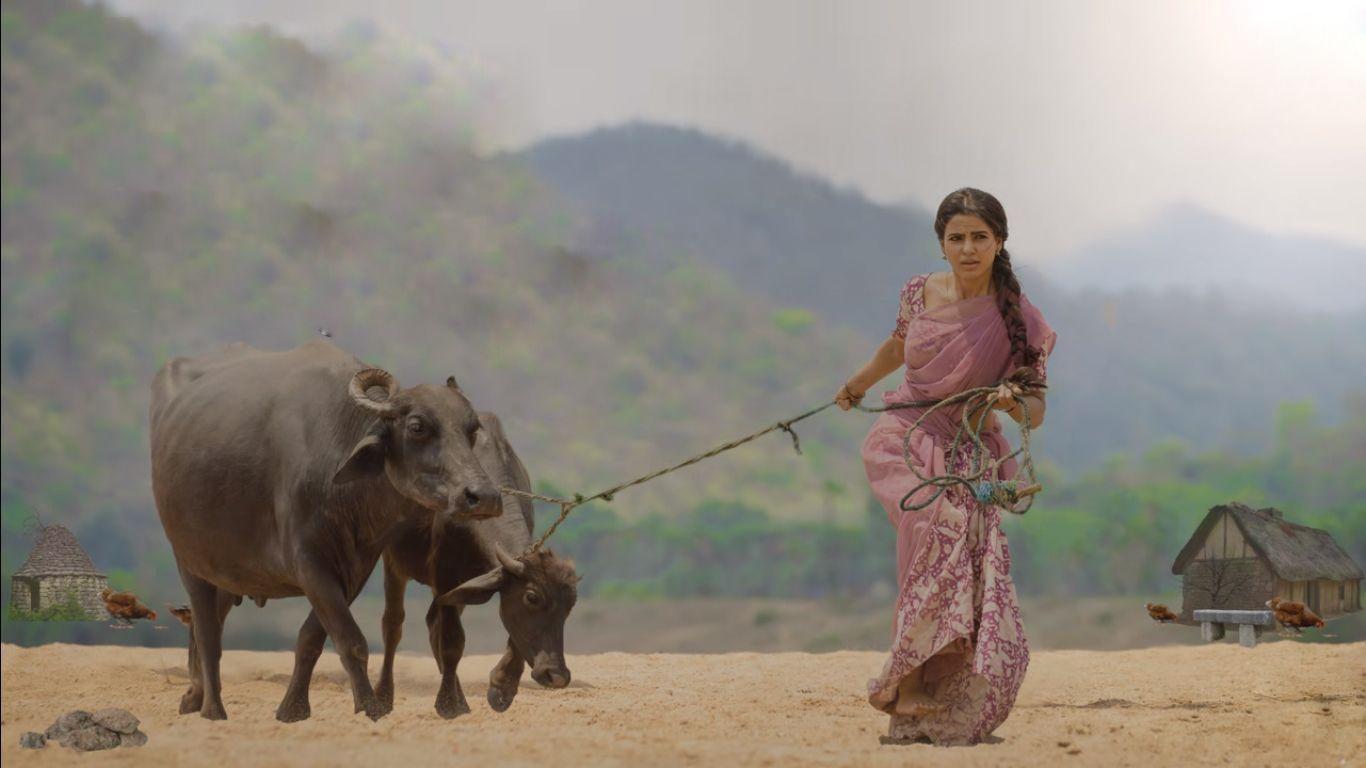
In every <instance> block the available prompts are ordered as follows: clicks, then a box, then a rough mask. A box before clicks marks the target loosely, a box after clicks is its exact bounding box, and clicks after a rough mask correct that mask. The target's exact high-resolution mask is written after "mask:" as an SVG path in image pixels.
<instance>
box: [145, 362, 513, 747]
mask: <svg viewBox="0 0 1366 768" xmlns="http://www.w3.org/2000/svg"><path fill="white" fill-rule="evenodd" d="M149 415H150V420H151V447H152V492H153V495H154V497H155V499H156V505H157V512H158V514H159V515H160V517H161V524H162V527H163V528H164V529H165V531H166V537H167V539H169V540H170V543H171V549H172V552H173V553H174V555H175V560H176V566H177V568H178V569H179V571H180V577H181V581H182V582H183V583H184V585H185V591H186V592H187V593H188V594H189V597H190V605H191V608H192V611H191V628H190V649H189V650H190V653H189V667H190V688H189V690H188V691H187V692H186V693H185V695H184V697H182V699H181V703H180V711H181V712H182V713H188V712H193V711H198V712H199V713H200V715H201V716H202V717H205V718H208V719H212V720H221V719H224V718H226V717H227V713H226V711H225V710H224V708H223V701H222V698H221V682H220V678H219V661H220V659H221V656H222V638H223V621H224V619H225V618H226V617H227V614H228V611H230V610H231V609H232V607H233V606H234V605H236V604H238V603H239V602H240V601H241V598H242V596H243V595H250V596H252V597H253V598H254V599H256V600H257V601H258V602H264V601H265V600H266V599H268V598H280V597H294V596H299V595H303V596H305V597H307V598H308V601H309V603H310V604H311V605H312V607H313V614H312V616H313V620H314V621H316V622H319V623H320V628H325V629H326V631H327V634H328V635H330V636H331V637H332V640H333V645H334V647H335V648H336V649H337V652H338V654H339V655H340V656H341V660H342V664H343V666H344V667H345V668H346V672H347V674H348V676H349V677H350V679H351V692H352V697H353V699H354V703H355V707H356V711H357V712H360V711H362V710H363V711H364V712H365V713H366V714H367V715H369V716H370V717H371V718H374V719H378V718H379V717H381V716H382V715H383V710H382V708H381V707H380V706H379V703H378V701H377V699H376V698H375V695H374V691H373V689H372V688H371V686H370V680H369V677H368V675H367V669H366V667H367V660H368V657H369V653H368V650H367V644H366V641H365V635H364V634H363V633H362V632H361V630H360V627H358V626H357V625H356V621H355V619H354V618H353V617H352V615H351V611H350V607H349V606H350V603H351V601H352V600H353V599H354V598H355V597H356V595H357V594H358V593H359V592H360V589H361V587H362V586H363V585H364V584H365V581H366V579H367V578H368V577H369V575H370V573H371V572H372V571H373V570H374V568H375V565H376V563H377V562H378V561H379V558H380V556H381V555H382V553H383V551H384V548H385V546H387V544H388V542H389V540H390V538H391V536H392V533H393V530H394V527H395V525H397V524H398V523H400V522H404V521H406V522H411V523H416V524H422V525H427V526H435V527H436V528H438V529H439V528H442V527H444V526H445V524H446V523H447V522H449V521H450V520H452V519H463V520H472V519H484V518H492V517H496V516H498V515H500V514H502V495H501V494H500V493H499V492H498V489H497V486H495V485H494V484H493V482H492V481H491V480H490V479H489V477H488V475H487V473H485V472H484V470H483V469H482V467H481V466H480V465H479V462H478V460H477V459H476V458H475V456H474V450H473V446H474V441H475V437H476V432H477V431H478V429H479V419H478V416H477V414H476V413H475V411H474V409H473V408H472V407H471V406H470V403H469V401H468V400H467V399H466V398H465V395H464V394H463V393H462V392H460V390H459V389H458V387H456V386H455V382H454V380H453V379H452V380H448V381H447V386H432V385H421V386H417V387H413V388H410V389H402V388H400V387H399V385H398V382H397V381H395V380H394V377H393V376H391V375H390V374H389V373H387V372H385V371H383V370H380V369H377V368H373V367H371V366H368V365H366V364H364V363H362V362H361V361H360V360H358V359H357V358H356V357H354V356H352V355H350V354H348V353H347V352H345V351H343V350H342V349H340V348H338V347H336V346H334V345H333V344H331V343H329V342H326V341H322V340H318V341H313V342H310V343H308V344H304V345H303V346H300V347H298V348H296V349H293V350H289V351H286V352H265V351H261V350H257V349H253V348H251V347H249V346H246V345H244V344H238V345H233V346H231V347H228V348H227V349H225V350H223V351H220V352H218V353H214V354H211V355H207V356H204V357H200V358H195V359H189V358H177V359H175V360H172V361H170V362H169V363H167V364H166V365H165V367H163V368H162V369H161V371H160V372H159V373H158V374H157V377H156V380H155V382H154V383H153V385H152V404H151V409H150V414H149ZM303 636H304V632H303V631H301V633H300V637H301V641H302V639H303ZM306 650H307V649H303V648H300V649H299V650H297V651H296V655H298V656H300V657H302V656H304V655H306ZM289 701H290V700H289V699H288V698H287V699H286V702H289ZM276 716H277V717H278V718H279V719H281V720H286V721H289V720H298V719H302V718H304V717H308V709H307V697H306V696H305V698H304V699H303V708H302V709H300V708H298V707H295V708H292V709H291V708H288V707H286V706H285V704H282V705H281V709H280V710H279V711H277V713H276Z"/></svg>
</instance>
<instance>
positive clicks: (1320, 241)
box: [1047, 204, 1366, 312]
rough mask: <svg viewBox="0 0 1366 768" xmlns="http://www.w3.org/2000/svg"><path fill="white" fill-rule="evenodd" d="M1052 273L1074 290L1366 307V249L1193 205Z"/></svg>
mask: <svg viewBox="0 0 1366 768" xmlns="http://www.w3.org/2000/svg"><path fill="white" fill-rule="evenodd" d="M1047 274H1048V276H1049V277H1050V278H1052V279H1054V280H1056V281H1057V282H1058V283H1059V284H1060V285H1062V286H1064V287H1067V288H1070V289H1073V290H1083V289H1096V288H1098V289H1101V290H1108V291H1117V290H1124V289H1127V288H1133V287H1139V288H1149V289H1171V288H1176V289H1186V290H1190V291H1193V292H1200V291H1204V290H1217V291H1219V292H1222V293H1225V294H1227V295H1230V296H1239V297H1241V298H1242V299H1244V300H1245V301H1246V302H1247V303H1255V304H1257V305H1260V306H1275V307H1287V308H1290V309H1293V310H1298V311H1319V312H1322V311H1333V312H1352V311H1359V310H1362V309H1363V308H1366V248H1362V247H1359V246H1351V245H1347V244H1344V243H1339V242H1334V241H1332V240H1328V239H1325V238H1321V237H1315V236H1310V235H1293V234H1291V235H1285V234H1275V233H1271V232H1262V231H1257V230H1252V229H1249V228H1247V227H1245V226H1243V225H1241V224H1239V223H1237V222H1235V221H1233V220H1232V219H1229V218H1228V217H1226V216H1221V215H1219V214H1217V213H1214V212H1212V211H1208V210H1205V209H1203V208H1200V207H1199V206H1195V205H1191V204H1172V205H1169V206H1167V207H1165V208H1164V209H1162V210H1161V211H1159V212H1157V213H1156V214H1155V215H1154V216H1153V217H1152V218H1150V219H1149V220H1147V221H1144V222H1143V223H1142V224H1139V225H1136V226H1133V227H1130V228H1127V229H1123V230H1120V231H1116V232H1112V233H1110V234H1107V235H1105V236H1104V237H1101V238H1098V239H1097V240H1095V241H1094V242H1091V243H1088V244H1086V245H1084V246H1082V247H1081V248H1079V249H1077V251H1075V252H1074V253H1072V254H1070V255H1069V256H1068V257H1067V258H1065V259H1063V260H1061V261H1060V262H1059V263H1058V264H1057V265H1056V266H1055V267H1050V268H1049V269H1048V271H1047Z"/></svg>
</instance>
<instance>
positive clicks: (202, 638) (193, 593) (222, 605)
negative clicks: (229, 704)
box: [180, 569, 234, 720]
mask: <svg viewBox="0 0 1366 768" xmlns="http://www.w3.org/2000/svg"><path fill="white" fill-rule="evenodd" d="M180 579H181V581H182V582H184V584H185V591H186V592H188V593H189V595H190V610H191V618H190V623H191V626H192V627H193V632H194V641H195V650H196V652H197V654H198V656H199V670H200V679H201V681H202V682H201V686H202V693H201V695H202V697H203V701H202V703H201V705H200V708H199V716H200V717H203V718H206V719H208V720H226V719H228V713H227V711H226V710H224V709H223V681H222V678H221V677H220V676H219V662H220V661H222V658H223V620H224V619H225V618H227V615H228V611H229V610H231V609H232V601H233V598H234V595H231V594H229V593H227V592H224V591H223V590H220V589H219V588H218V587H215V586H214V585H213V584H211V583H209V582H208V581H205V580H204V579H201V578H199V577H198V576H195V575H193V574H191V573H188V572H186V571H185V570H184V569H182V570H181V572H180ZM182 701H183V699H182Z"/></svg>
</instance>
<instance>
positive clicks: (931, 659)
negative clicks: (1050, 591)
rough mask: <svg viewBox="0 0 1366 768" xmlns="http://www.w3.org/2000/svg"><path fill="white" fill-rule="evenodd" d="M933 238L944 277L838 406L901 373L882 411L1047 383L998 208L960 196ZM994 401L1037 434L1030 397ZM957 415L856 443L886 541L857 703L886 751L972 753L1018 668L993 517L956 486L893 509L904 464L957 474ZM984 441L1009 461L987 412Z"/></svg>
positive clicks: (1014, 687) (909, 477)
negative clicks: (864, 693)
mask: <svg viewBox="0 0 1366 768" xmlns="http://www.w3.org/2000/svg"><path fill="white" fill-rule="evenodd" d="M935 233H936V234H937V235H938V236H939V241H940V246H941V248H942V249H943V252H944V258H945V260H947V261H948V262H949V265H950V267H952V271H951V272H947V273H934V274H929V275H918V276H916V277H913V278H911V280H910V281H909V282H907V283H906V286H905V288H904V289H903V290H902V292H901V310H900V313H899V315H898V317H897V322H896V327H895V330H894V331H893V332H892V334H891V336H890V337H889V338H888V339H887V340H886V341H885V342H883V344H882V346H881V347H880V348H879V349H878V351H877V353H876V354H874V356H873V359H872V360H870V361H869V362H868V364H867V365H865V366H864V367H863V368H862V369H860V370H859V372H858V373H856V374H855V375H854V376H852V377H851V378H850V379H849V381H848V382H847V383H846V384H845V385H844V386H843V387H841V388H840V391H839V393H838V394H837V395H836V400H837V402H838V403H839V405H840V407H841V408H844V409H846V410H847V409H848V408H850V407H852V406H853V405H855V404H857V403H858V401H859V400H861V399H862V398H863V395H864V393H866V392H867V390H868V389H869V388H870V387H872V386H873V385H874V384H876V383H877V382H878V381H880V380H881V379H882V378H884V377H885V376H887V375H888V374H890V373H892V372H893V371H895V370H897V369H898V368H900V367H901V366H902V365H905V367H906V376H905V379H904V380H903V381H902V382H901V385H900V386H899V387H898V388H897V389H896V391H894V392H888V393H886V394H885V395H884V400H885V401H886V402H887V403H889V404H890V403H898V402H909V401H915V400H939V399H942V398H944V397H947V396H949V395H952V394H955V393H958V392H962V391H964V390H966V389H971V388H974V387H982V386H990V385H993V384H996V383H997V382H1000V381H1001V380H1002V379H1004V378H1005V377H1006V376H1007V375H1008V374H1010V373H1011V372H1012V371H1014V370H1015V369H1016V368H1018V367H1022V366H1023V367H1030V368H1033V369H1034V371H1035V373H1036V374H1037V375H1038V377H1039V379H1040V380H1042V379H1044V378H1045V374H1046V370H1045V360H1046V359H1047V356H1048V354H1049V353H1050V352H1051V351H1052V349H1053V343H1054V340H1055V338H1056V336H1055V334H1054V333H1053V330H1052V329H1051V328H1050V327H1049V326H1048V324H1047V323H1046V322H1045V321H1044V319H1043V315H1041V314H1040V313H1039V311H1038V309H1036V308H1035V307H1034V305H1032V304H1031V303H1030V302H1029V300H1028V299H1026V298H1025V297H1024V294H1023V293H1022V292H1021V291H1020V284H1019V282H1018V281H1017V280H1016V278H1015V275H1014V272H1013V270H1012V269H1011V264H1010V254H1009V253H1008V252H1007V251H1006V250H1005V240H1006V237H1007V228H1006V216H1005V210H1004V209H1003V208H1002V206H1001V204H1000V203H999V202H998V201H997V200H996V198H994V197H992V196H991V195H989V194H987V193H985V192H982V191H980V190H976V189H971V188H965V189H960V190H958V191H956V192H954V193H952V194H950V195H949V196H948V197H946V198H945V199H944V201H943V202H942V203H941V204H940V206H939V210H938V212H937V214H936V216H935ZM1003 394H1004V396H1003V398H1002V399H1001V400H998V401H997V402H996V404H995V406H994V407H995V408H996V409H998V410H1002V411H1005V413H1006V414H1007V415H1009V416H1011V417H1012V418H1014V419H1015V420H1016V421H1020V420H1022V419H1023V418H1024V409H1023V408H1022V407H1021V404H1020V403H1019V402H1018V400H1025V401H1026V402H1025V406H1027V408H1028V414H1029V418H1030V422H1031V426H1032V427H1037V426H1039V425H1040V424H1042V422H1043V414H1044V402H1043V397H1042V394H1038V395H1026V396H1023V397H1020V398H1018V399H1017V398H1012V397H1010V396H1009V393H1008V392H1003ZM962 407H963V406H956V407H952V408H943V409H940V410H939V411H936V412H935V413H934V414H932V415H931V416H930V417H928V418H927V419H925V421H923V422H922V423H921V425H920V427H919V428H916V429H912V425H913V424H914V422H915V421H916V419H917V418H918V417H919V416H920V415H921V414H922V413H923V411H921V410H917V409H909V408H908V409H902V410H895V411H887V412H884V413H883V414H881V415H880V416H879V417H878V419H877V421H876V422H874V424H873V426H872V428H871V429H870V430H869V431H868V437H867V439H866V440H865V441H864V444H863V464H864V469H865V470H866V472H867V474H868V481H869V483H870V484H871V486H872V491H873V494H874V495H875V496H876V497H877V498H878V500H879V501H880V502H881V503H882V505H883V507H884V508H885V509H886V510H887V515H888V517H889V518H890V520H891V523H892V525H893V527H895V528H896V537H897V539H896V541H897V584H898V597H897V603H896V614H895V622H894V626H895V632H894V635H893V639H892V649H891V655H890V657H889V658H888V659H887V662H886V664H885V665H884V666H883V669H882V673H881V674H880V675H879V676H878V677H876V678H875V679H873V680H870V681H869V683H868V701H869V702H870V703H871V704H872V705H873V706H874V707H877V708H878V709H880V710H882V711H884V712H887V713H888V714H890V715H891V725H890V728H889V733H888V738H887V740H890V741H898V742H903V741H904V742H910V741H930V742H933V743H935V744H974V743H977V742H979V741H981V740H982V739H984V738H985V737H986V736H987V735H989V734H990V733H991V732H992V731H993V730H995V729H996V727H997V726H999V725H1000V724H1001V723H1002V722H1004V721H1005V719H1006V716H1007V715H1009V713H1010V708H1011V706H1012V705H1013V704H1014V703H1015V695H1016V693H1018V692H1019V690H1020V683H1021V682H1023V680H1024V674H1025V669H1026V667H1027V666H1028V664H1029V643H1028V642H1027V641H1026V640H1025V633H1024V625H1023V624H1022V623H1021V620H1020V608H1019V602H1018V600H1017V598H1016V595H1015V585H1014V583H1013V582H1012V581H1011V578H1010V549H1009V547H1008V546H1007V544H1006V538H1005V535H1004V534H1003V533H1002V531H1001V511H1000V510H999V509H998V508H997V507H995V506H993V505H990V504H984V503H981V502H979V501H977V499H976V498H975V497H974V496H973V494H972V492H971V491H969V490H967V489H965V488H963V487H961V486H953V487H950V488H949V489H948V490H947V491H945V492H944V493H943V494H942V495H940V496H939V497H938V498H937V499H935V500H934V501H933V503H930V504H929V505H928V506H925V507H924V508H923V509H919V510H915V511H909V512H903V511H902V508H901V500H902V498H903V497H904V496H905V495H906V494H907V493H909V492H910V491H911V490H912V489H914V488H915V487H916V485H918V484H919V482H920V481H919V479H918V478H917V477H916V475H915V472H913V471H912V470H911V468H910V467H908V466H907V461H908V460H909V461H910V462H913V463H914V464H915V465H916V468H917V469H918V470H919V472H920V474H921V475H923V476H925V477H930V476H935V475H944V474H946V473H947V472H954V473H957V474H963V473H964V470H965V469H966V468H967V467H968V463H969V460H970V457H969V452H970V451H971V450H972V446H971V443H970V442H967V441H965V444H964V445H963V446H962V447H961V448H960V450H958V451H956V452H955V454H954V455H952V456H950V455H946V452H947V451H948V450H949V449H950V447H951V444H952V440H953V433H954V430H955V429H956V427H957V425H958V423H959V419H960V418H961V415H962V410H961V409H962ZM908 433H909V434H908ZM982 437H983V441H984V442H985V443H986V445H987V447H988V448H989V449H990V451H991V453H992V455H993V457H994V458H996V459H998V460H999V459H1001V457H1003V456H1005V455H1006V454H1008V453H1009V452H1010V449H1009V445H1008V444H1007V442H1006V440H1005V437H1004V436H1003V435H1002V434H1001V427H1000V424H999V422H998V421H997V417H996V415H995V414H994V413H993V414H990V415H988V416H987V417H986V424H985V426H984V427H983V429H982ZM1015 471H1016V466H1015V462H1014V461H1006V462H1002V463H1001V464H1000V466H998V467H997V470H996V473H995V474H994V475H993V474H989V475H988V476H986V477H984V478H983V479H985V480H1009V479H1012V478H1013V477H1014V475H1015ZM935 490H936V489H934V488H926V489H923V490H922V491H920V492H919V493H918V494H917V495H916V496H915V497H913V498H912V502H913V503H920V502H925V501H928V500H929V499H930V497H932V496H933V495H934V493H935Z"/></svg>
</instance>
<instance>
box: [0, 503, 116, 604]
mask: <svg viewBox="0 0 1366 768" xmlns="http://www.w3.org/2000/svg"><path fill="white" fill-rule="evenodd" d="M108 586H109V580H108V579H107V578H105V575H104V574H103V573H100V572H99V570H97V569H96V568H95V564H94V563H93V562H92V561H91V560H90V555H88V554H86V551H85V549H84V548H82V547H81V544H80V542H78V541H76V536H75V535H74V534H73V533H71V531H69V530H67V529H66V528H65V527H63V526H60V525H47V526H43V528H42V529H41V531H40V532H39V534H38V542H37V543H36V544H34V545H33V551H32V552H30V553H29V556H28V559H27V560H25V561H24V564H23V565H22V566H20V567H19V570H17V571H15V572H14V577H13V579H12V580H11V592H10V607H11V608H13V609H14V611H15V612H16V613H21V614H22V613H39V612H41V611H44V610H47V609H48V608H51V607H53V606H55V605H59V604H61V603H62V602H63V601H65V600H68V599H70V598H73V597H74V598H75V600H76V602H77V603H79V604H80V606H81V607H82V608H83V609H84V610H85V612H86V613H87V615H88V616H89V618H91V619H100V618H104V617H106V616H107V612H106V611H105V608H104V601H102V600H101V599H100V591H101V590H103V589H105V588H106V587H108Z"/></svg>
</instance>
